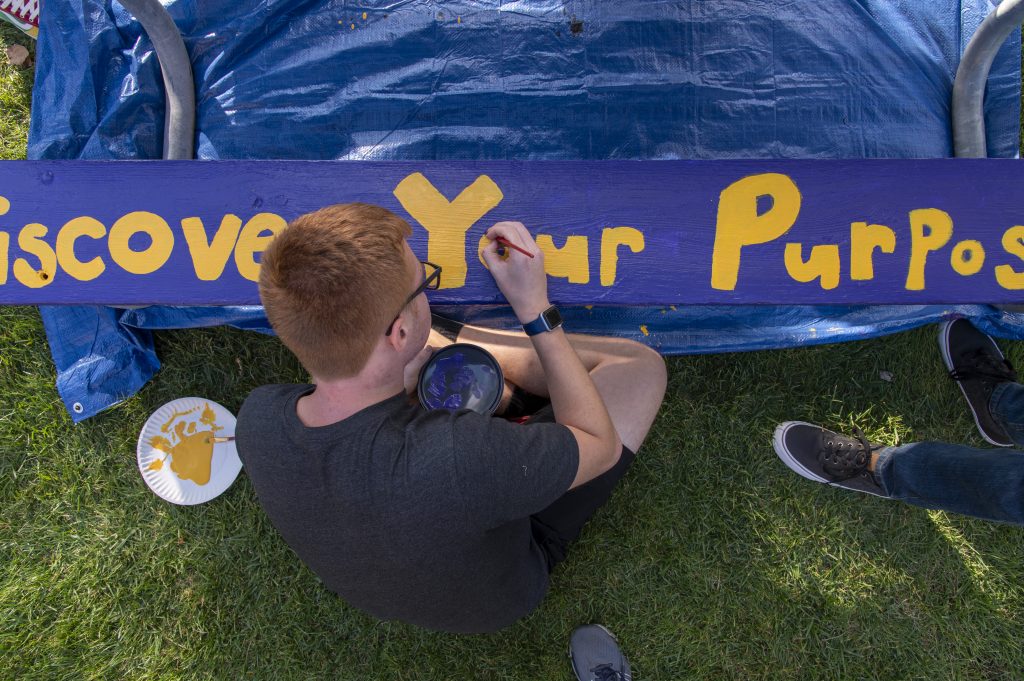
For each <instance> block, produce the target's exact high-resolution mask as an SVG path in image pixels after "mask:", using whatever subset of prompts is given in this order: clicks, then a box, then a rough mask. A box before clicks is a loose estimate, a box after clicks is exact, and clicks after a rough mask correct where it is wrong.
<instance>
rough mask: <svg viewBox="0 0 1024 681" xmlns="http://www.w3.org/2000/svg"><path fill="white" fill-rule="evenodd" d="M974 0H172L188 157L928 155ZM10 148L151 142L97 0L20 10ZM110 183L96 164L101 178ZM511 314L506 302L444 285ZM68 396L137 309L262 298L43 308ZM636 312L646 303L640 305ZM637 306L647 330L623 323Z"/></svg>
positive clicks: (781, 336) (112, 364) (725, 326)
mask: <svg viewBox="0 0 1024 681" xmlns="http://www.w3.org/2000/svg"><path fill="white" fill-rule="evenodd" d="M992 7H993V4H992V3H990V2H985V1H983V0H962V1H960V2H957V1H952V0H935V1H932V2H906V1H900V2H894V1H893V0H858V1H854V0H792V1H790V2H786V3H781V2H777V0H701V1H700V2H656V1H653V0H641V1H637V0H630V1H626V0H623V1H622V2H616V3H610V2H602V1H601V0H592V1H574V2H553V1H547V2H507V3H497V2H469V1H463V2H428V1H426V0H392V1H391V2H380V1H367V2H361V3H352V2H347V1H341V0H337V1H334V0H203V1H202V2H196V1H195V0H175V1H172V2H169V3H167V8H168V10H169V12H170V14H171V16H172V17H173V18H174V20H175V22H176V23H177V25H178V27H179V28H180V29H181V31H182V33H183V35H184V37H185V43H186V46H187V48H188V51H189V53H190V55H191V57H192V60H193V70H194V73H195V78H196V92H197V109H198V111H197V138H196V144H197V146H196V149H197V157H198V158H201V159H216V158H225V159H226V158H235V159H246V158H295V159H331V158H337V159H417V160H424V159H458V158H475V159H666V158H708V159H710V158H863V157H889V158H895V157H902V158H907V157H915V158H930V157H945V156H950V155H951V154H952V141H951V132H950V95H951V91H952V82H953V75H954V74H955V72H956V66H957V64H958V62H959V59H960V55H961V54H962V53H963V50H964V47H965V46H966V44H967V41H968V40H969V38H970V36H971V35H972V34H973V33H974V30H975V29H976V28H977V26H978V25H979V24H980V23H981V21H982V19H983V18H984V17H985V15H986V14H987V13H988V12H989V11H990V9H991V8H992ZM38 63H39V65H38V67H37V73H36V84H35V91H34V95H33V108H32V127H31V132H30V137H29V156H30V158H33V159H51V158H88V159H123V158H159V157H160V155H161V144H162V138H163V134H162V131H163V123H164V118H163V116H164V113H163V87H162V81H161V78H160V74H159V68H158V65H157V60H156V57H155V54H154V53H153V51H152V47H151V43H150V41H149V40H148V39H147V38H146V36H145V35H144V34H143V33H142V32H141V29H140V27H139V25H138V24H137V23H136V22H135V21H134V20H133V19H132V18H131V17H130V16H128V15H127V13H126V12H125V11H124V10H123V9H122V8H121V6H120V5H118V4H117V3H111V2H109V1H108V2H100V1H98V0H75V1H72V2H63V3H49V4H48V5H47V6H46V9H45V11H44V12H43V13H42V16H41V26H40V35H39V42H38ZM1019 121H1020V38H1019V35H1017V34H1015V35H1014V36H1013V37H1012V38H1011V39H1010V40H1009V41H1008V42H1007V44H1006V45H1005V46H1004V47H1003V49H1002V50H1001V51H1000V53H999V55H998V57H997V59H996V62H995V65H994V67H993V69H992V75H991V77H990V80H989V90H988V94H987V97H986V122H987V125H988V133H989V155H990V156H1002V157H1012V156H1016V155H1017V149H1018V144H1019V139H1018V134H1019ZM111 191H116V188H111ZM446 312H447V313H448V314H450V315H452V316H455V317H458V318H461V319H469V320H478V321H486V322H487V323H492V324H496V325H501V326H507V327H511V326H514V320H513V318H512V317H511V316H510V315H509V314H508V311H507V309H502V308H499V309H493V308H490V309H487V308H476V307H474V308H451V309H448V310H447V311H446ZM953 313H958V314H964V315H968V316H971V317H972V318H974V319H975V320H977V321H978V323H979V324H980V325H981V326H982V328H984V329H986V330H987V331H990V332H992V333H994V334H996V335H1001V336H1015V337H1024V324H1022V322H1024V315H1021V314H1009V313H1005V312H1000V311H997V310H994V309H992V308H988V307H984V306H972V307H959V308H946V307H941V306H925V307H898V308H897V307H871V308H848V307H842V308H840V307H813V308H812V307H785V308H783V307H759V308H736V307H733V308H721V307H716V308H690V309H685V310H684V309H678V310H676V309H668V308H666V309H664V310H662V309H654V310H651V309H641V308H596V307H595V308H593V309H591V310H587V309H585V308H580V309H575V310H569V311H567V312H566V316H567V318H568V319H569V323H570V326H571V327H572V328H573V329H574V330H578V331H586V332H595V333H608V334H619V335H625V336H630V337H634V338H637V339H638V340H642V341H645V342H647V343H649V344H651V345H653V346H655V347H657V348H658V349H659V350H661V351H662V352H664V353H666V354H673V353H688V352H718V351H734V350H752V349H763V348H775V347H784V346H793V345H805V344H812V343H822V342H832V341H839V340H847V339H854V338H865V337H870V336H875V335H880V334H885V333H891V332H894V331H899V330H903V329H906V328H910V327H913V326H918V325H921V324H925V323H929V322H931V321H934V320H936V319H938V318H941V317H942V316H946V315H949V314H953ZM42 315H43V320H44V323H45V325H46V329H47V334H48V338H49V340H50V345H51V349H52V353H53V357H54V361H55V362H56V365H57V369H58V389H59V391H60V394H61V396H62V397H63V399H64V401H65V403H66V404H67V406H68V408H69V410H70V411H71V412H72V416H73V418H75V420H81V419H83V418H86V417H88V416H91V415H93V414H95V413H97V412H98V411H100V410H102V409H104V408H105V407H108V406H110V405H111V404H114V403H116V402H117V401H119V400H121V399H124V398H125V397H127V396H129V395H131V394H133V393H134V392H135V391H137V390H138V389H139V388H140V387H141V386H142V384H143V383H145V381H147V380H148V379H149V378H150V377H151V376H152V375H153V373H154V372H155V371H156V370H157V369H158V367H159V362H158V360H157V358H156V356H155V353H154V350H153V343H152V338H151V334H150V330H151V329H159V328H184V327H194V326H209V325H216V324H232V325H236V326H241V327H243V328H251V329H255V330H265V329H266V320H265V318H264V317H263V315H262V311H261V310H260V308H258V307H256V308H252V307H245V308H241V307H228V308H166V307H150V308H143V309H136V310H120V309H113V308H67V307H56V308H55V307H50V308H44V309H43V310H42ZM652 317H656V319H657V323H651V321H650V320H651V318H652ZM641 319H642V320H644V322H645V324H646V330H647V334H649V335H644V334H642V333H641V331H640V330H639V324H638V322H637V320H641Z"/></svg>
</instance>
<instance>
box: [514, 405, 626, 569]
mask: <svg viewBox="0 0 1024 681" xmlns="http://www.w3.org/2000/svg"><path fill="white" fill-rule="evenodd" d="M529 420H530V421H542V422H553V421H554V420H555V417H554V413H553V411H552V410H551V407H550V406H548V407H545V408H543V409H541V410H540V411H538V412H537V413H536V414H534V415H533V416H531V417H530V419H529ZM634 458H636V454H635V453H634V452H633V451H631V450H630V449H629V448H628V447H626V446H625V445H623V447H622V455H621V456H620V457H619V460H618V462H617V463H616V464H615V465H614V466H612V468H611V470H608V471H605V472H604V473H602V474H601V475H599V476H597V477H596V478H594V479H593V480H591V481H590V482H588V483H586V484H584V485H580V486H579V487H577V488H576V489H572V490H569V491H568V492H566V493H565V494H563V495H562V496H560V497H559V498H558V499H556V500H555V502H554V503H553V504H551V505H550V506H548V507H547V508H545V509H544V510H543V511H540V512H539V513H534V514H533V515H532V516H530V524H531V525H532V529H533V540H534V541H535V542H537V545H538V546H540V549H541V551H543V552H544V557H545V558H546V559H547V563H548V572H551V571H552V570H553V569H554V568H555V566H556V565H558V564H559V563H561V562H562V561H563V560H565V556H566V555H567V553H568V551H569V545H570V544H572V543H573V542H574V541H576V540H577V539H579V536H580V533H582V532H583V526H584V525H586V524H587V522H588V521H589V520H590V518H591V517H592V516H593V515H594V513H596V512H597V509H599V508H601V507H602V506H604V505H605V503H606V502H607V501H608V499H610V498H611V496H612V491H613V490H614V489H615V486H616V485H617V484H619V480H621V479H622V478H623V476H625V475H626V471H627V470H629V466H630V464H632V463H633V459H634Z"/></svg>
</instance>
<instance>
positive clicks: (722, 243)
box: [711, 173, 801, 291]
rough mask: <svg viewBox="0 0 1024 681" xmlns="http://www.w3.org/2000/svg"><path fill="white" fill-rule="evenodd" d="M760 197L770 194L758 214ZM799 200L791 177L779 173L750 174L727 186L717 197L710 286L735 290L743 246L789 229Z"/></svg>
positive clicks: (796, 211) (761, 241)
mask: <svg viewBox="0 0 1024 681" xmlns="http://www.w3.org/2000/svg"><path fill="white" fill-rule="evenodd" d="M760 196H770V197H771V198H772V207H771V208H769V209H768V210H767V211H765V212H764V213H762V214H760V215H759V214H758V212H757V199H758V197H760ZM800 200H801V199H800V190H799V189H798V188H797V186H796V184H795V183H794V182H793V180H791V179H790V178H789V177H787V176H786V175H781V174H779V173H763V174H761V175H751V176H750V177H744V178H743V179H742V180H738V181H736V182H733V183H732V184H731V185H729V186H728V187H726V188H725V190H724V191H722V194H721V196H720V197H719V199H718V220H717V223H716V225H715V249H714V252H713V253H712V256H711V286H712V288H716V289H719V290H722V291H732V290H733V289H735V288H736V279H737V278H738V277H739V272H740V252H741V251H742V250H743V247H744V246H752V245H754V244H763V243H767V242H769V241H772V240H774V239H778V238H779V237H780V236H782V235H783V234H785V233H786V232H787V231H789V228H790V227H792V226H793V223H794V222H796V216H797V215H799V214H800Z"/></svg>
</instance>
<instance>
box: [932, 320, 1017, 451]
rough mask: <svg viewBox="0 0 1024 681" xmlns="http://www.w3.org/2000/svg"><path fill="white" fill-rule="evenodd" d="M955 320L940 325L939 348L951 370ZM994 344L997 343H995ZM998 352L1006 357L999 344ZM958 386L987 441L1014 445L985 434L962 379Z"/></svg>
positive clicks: (948, 368)
mask: <svg viewBox="0 0 1024 681" xmlns="http://www.w3.org/2000/svg"><path fill="white" fill-rule="evenodd" d="M955 321H956V320H955V319H952V320H948V321H945V322H942V326H940V327H939V350H941V351H942V362H943V364H945V365H946V369H947V370H949V371H952V370H953V358H952V357H950V356H949V329H950V327H951V326H953V322H955ZM993 345H995V344H994V343H993ZM996 354H998V355H999V359H1006V358H1005V357H1004V356H1003V353H1002V351H1001V350H1000V349H999V347H998V346H996ZM956 387H958V388H960V393H961V394H962V395H963V396H964V401H965V402H967V408H968V409H970V410H971V416H973V417H974V425H975V426H976V427H977V429H978V432H979V433H981V436H982V437H983V438H985V441H986V442H988V443H989V444H991V445H995V446H996V447H1012V446H1013V443H1012V442H1011V443H1006V442H996V441H995V440H993V439H992V438H990V437H989V436H988V435H986V434H985V429H984V428H982V427H981V421H979V420H978V412H976V411H974V405H973V404H971V400H970V399H969V398H968V397H967V391H966V390H964V387H963V386H962V385H960V381H956Z"/></svg>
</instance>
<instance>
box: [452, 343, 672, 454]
mask: <svg viewBox="0 0 1024 681" xmlns="http://www.w3.org/2000/svg"><path fill="white" fill-rule="evenodd" d="M458 341H459V342H461V343H473V344H474V345H479V346H481V347H483V348H485V349H486V350H487V351H488V352H490V353H491V354H492V355H494V357H495V358H496V359H497V360H498V364H500V365H501V368H502V371H503V372H504V373H505V377H506V378H507V379H508V380H509V381H510V382H512V383H514V384H515V385H517V386H519V387H521V388H523V389H524V390H526V391H528V392H531V393H533V394H535V395H544V396H546V395H547V394H548V389H547V382H546V380H545V378H544V369H543V368H542V367H541V364H540V358H539V357H537V353H536V352H535V351H534V349H533V343H531V342H530V339H529V338H527V336H526V334H524V333H521V332H520V333H514V332H510V331H499V330H496V329H485V328H483V327H479V326H465V327H463V329H462V330H461V331H460V332H459V336H458ZM569 341H570V342H571V343H572V346H573V348H574V349H575V350H576V353H577V354H578V355H579V356H580V359H581V360H582V362H583V366H585V367H586V368H587V371H588V372H590V377H591V379H592V380H593V381H594V385H595V386H597V391H598V393H600V395H601V398H602V399H603V400H604V404H605V407H606V408H607V409H608V415H609V416H610V417H611V419H612V423H613V424H614V425H615V430H616V431H617V432H618V434H619V438H621V439H622V443H623V444H624V445H626V446H627V447H629V448H630V449H631V450H633V451H634V452H635V451H637V450H638V449H639V448H640V445H641V444H642V443H643V441H644V438H646V437H647V432H648V431H649V430H650V428H651V424H652V423H653V422H654V417H655V416H657V414H658V409H659V407H660V406H661V401H662V398H664V396H665V385H666V383H667V372H666V370H665V361H664V360H663V359H662V358H661V356H660V355H659V354H658V353H657V352H655V351H654V350H652V349H650V348H648V347H647V346H645V345H642V344H640V343H637V342H634V341H631V340H626V339H623V338H608V337H604V336H585V335H580V334H569ZM446 343H447V341H446ZM556 416H557V415H556Z"/></svg>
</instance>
